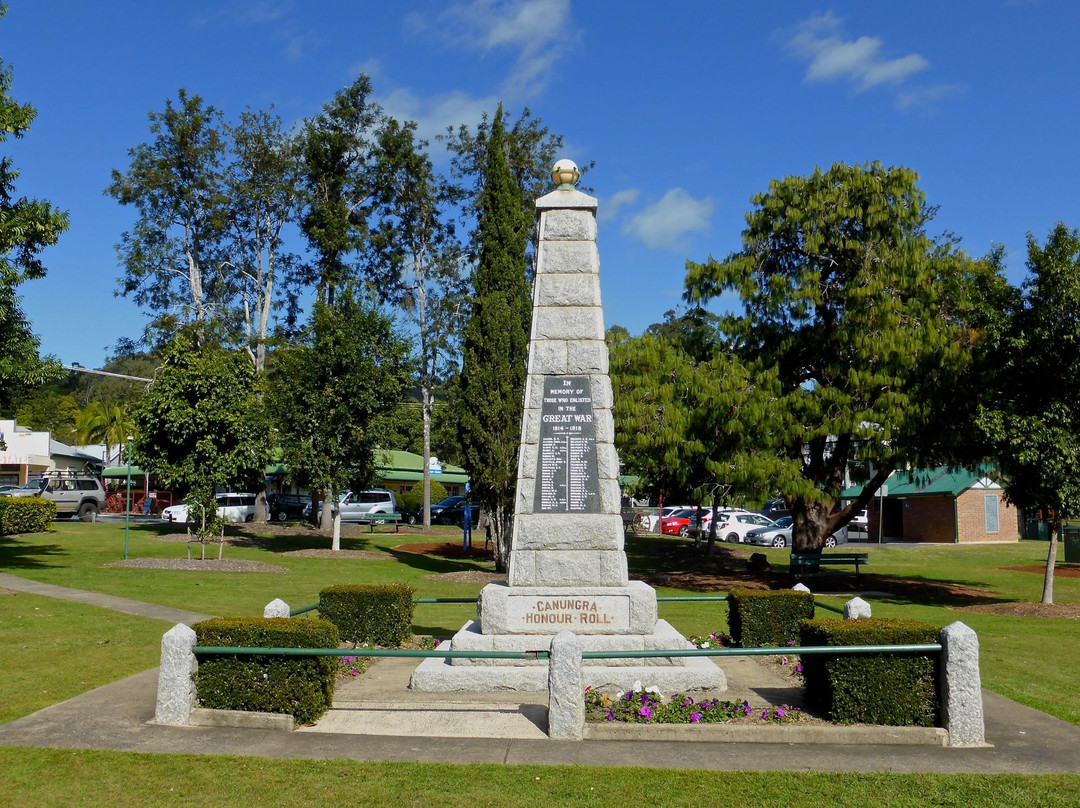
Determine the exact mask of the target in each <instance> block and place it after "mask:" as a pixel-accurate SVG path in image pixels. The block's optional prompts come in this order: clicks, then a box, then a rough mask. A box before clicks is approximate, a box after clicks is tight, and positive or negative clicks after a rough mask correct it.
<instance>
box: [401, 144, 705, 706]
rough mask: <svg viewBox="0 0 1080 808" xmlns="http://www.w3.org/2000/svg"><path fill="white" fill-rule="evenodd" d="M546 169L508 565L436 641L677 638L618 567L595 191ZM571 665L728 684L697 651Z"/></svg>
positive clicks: (525, 677)
mask: <svg viewBox="0 0 1080 808" xmlns="http://www.w3.org/2000/svg"><path fill="white" fill-rule="evenodd" d="M552 177H553V178H554V179H555V181H556V183H559V186H558V188H557V189H556V190H555V191H553V192H551V193H549V194H547V195H546V196H544V197H541V198H540V199H538V200H537V201H536V210H537V214H538V215H539V217H540V221H539V237H540V240H539V246H538V251H537V261H536V280H535V286H534V288H533V317H532V335H531V339H530V343H529V360H528V361H529V365H528V377H527V380H526V383H525V411H524V414H523V416H522V422H521V447H520V453H519V459H518V480H517V502H516V505H515V510H514V532H513V540H512V545H511V547H512V549H511V554H510V573H509V577H508V580H507V581H506V583H501V582H499V583H493V584H489V585H488V586H486V587H484V589H483V591H482V592H481V594H480V600H479V602H478V605H477V612H478V619H477V620H471V621H469V622H468V623H467V624H466V625H465V627H464V628H462V629H461V630H460V631H459V632H458V633H457V634H455V635H454V637H453V639H452V640H451V641H450V646H449V649H447V648H446V644H445V643H444V644H443V645H442V646H440V649H442V650H454V651H536V650H547V649H548V648H549V646H550V645H551V640H552V637H553V636H554V635H555V634H557V633H559V632H560V631H563V630H567V629H568V630H570V631H572V632H574V633H575V634H577V635H579V637H580V641H581V646H582V648H583V650H586V651H633V650H663V649H675V648H687V647H690V644H689V643H688V642H687V641H686V639H685V638H684V637H683V636H682V635H680V634H679V633H678V632H677V631H675V629H673V628H672V627H671V626H670V625H669V624H668V623H667V622H666V621H664V620H658V619H657V616H656V592H655V591H654V590H653V588H652V587H650V586H648V585H647V584H645V583H643V582H641V581H630V580H629V579H628V577H627V568H626V553H625V551H624V549H623V535H624V533H623V530H624V529H623V522H622V517H621V515H620V491H619V480H618V477H619V461H618V457H617V456H616V453H615V426H614V421H613V419H612V414H611V410H612V391H611V380H610V378H609V377H608V353H607V346H606V344H605V343H604V316H603V310H602V309H601V306H600V257H599V253H598V251H597V247H596V200H595V199H594V198H593V197H591V196H588V195H586V194H583V193H581V192H580V191H578V190H576V189H575V188H574V185H575V184H576V183H577V181H578V179H579V177H580V173H579V172H578V170H577V166H575V165H574V164H573V163H572V162H570V161H569V160H560V161H559V162H558V163H556V164H555V167H554V169H553V171H552ZM590 662H595V663H596V664H590ZM583 674H584V679H585V684H586V685H589V686H592V687H593V688H596V689H600V690H628V689H630V688H631V687H632V686H633V684H634V682H636V681H640V682H642V683H643V684H644V685H645V686H650V685H656V686H657V687H660V688H661V689H662V690H664V691H665V692H668V693H674V692H685V691H689V690H702V689H707V690H724V689H726V686H727V684H726V680H725V678H724V673H723V671H721V670H720V668H718V667H717V666H716V665H715V664H714V663H713V662H712V661H711V660H709V659H707V658H702V657H693V658H686V657H658V658H649V659H647V660H642V659H611V660H593V661H590V660H586V666H585V668H584V671H583ZM410 687H411V688H412V689H414V690H420V691H427V692H451V691H472V692H491V691H500V690H517V691H523V692H540V691H543V690H546V689H547V668H546V663H545V661H544V660H542V659H538V660H520V661H518V660H514V661H512V662H508V661H507V660H492V659H464V658H455V659H452V660H448V661H447V660H442V659H428V660H425V661H424V662H423V663H422V664H420V665H419V666H418V667H417V669H416V671H415V672H414V673H413V677H412V681H411V684H410Z"/></svg>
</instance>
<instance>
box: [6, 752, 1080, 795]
mask: <svg viewBox="0 0 1080 808" xmlns="http://www.w3.org/2000/svg"><path fill="white" fill-rule="evenodd" d="M0 769H2V770H3V771H4V780H5V790H6V791H7V793H8V794H9V795H11V796H12V797H15V796H16V795H17V798H18V803H19V804H23V805H34V806H53V805H56V806H61V805H62V806H75V807H76V808H78V806H88V805H93V806H96V805H110V806H124V807H125V808H126V807H127V806H157V805H162V804H168V805H170V806H243V807H244V808H248V806H251V805H290V806H294V808H303V806H309V805H310V806H322V805H334V804H338V805H349V806H356V808H363V807H364V806H378V807H379V808H381V806H385V805H387V804H393V805H400V806H407V805H420V806H427V805H442V806H470V808H487V807H488V806H500V807H501V808H519V807H520V808H535V806H537V805H559V806H609V805H610V806H625V805H641V804H643V803H645V802H646V801H647V803H648V804H649V805H652V806H656V808H668V807H669V806H670V807H671V808H674V806H695V808H697V806H702V805H724V806H727V807H728V808H744V807H745V806H775V807H776V808H788V806H791V805H828V806H835V808H879V807H880V808H886V806H905V808H920V807H921V806H935V807H941V808H968V807H969V806H979V807H980V808H981V806H986V805H993V806H995V808H1051V807H1053V808H1056V807H1057V806H1063V805H1076V804H1078V803H1080V776H1075V775H1069V776H1049V775H1045V776H1030V775H1029V776H1021V775H933V774H829V773H820V772H797V773H795V772H791V773H788V772H766V773H761V772H724V771H698V770H689V771H686V770H682V771H681V770H657V769H646V768H587V767H582V766H566V767H553V766H514V765H492V764H470V765H468V766H464V765H451V764H436V763H423V764H415V763H357V762H353V761H343V760H274V759H265V758H246V757H206V756H195V755H146V754H125V753H119V752H97V751H85V750H78V751H71V750H54V749H12V748H7V749H5V748H0ZM46 774H47V776H45V775H46ZM134 784H137V785H134Z"/></svg>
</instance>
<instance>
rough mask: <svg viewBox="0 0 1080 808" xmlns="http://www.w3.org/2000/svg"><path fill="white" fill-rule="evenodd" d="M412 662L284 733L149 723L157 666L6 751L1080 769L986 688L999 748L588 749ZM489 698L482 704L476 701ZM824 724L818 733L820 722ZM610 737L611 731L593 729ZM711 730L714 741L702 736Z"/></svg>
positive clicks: (52, 715)
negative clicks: (422, 676)
mask: <svg viewBox="0 0 1080 808" xmlns="http://www.w3.org/2000/svg"><path fill="white" fill-rule="evenodd" d="M0 587H5V588H8V589H13V590H15V591H20V592H32V593H34V594H39V595H46V596H49V597H63V598H64V599H67V600H74V601H77V602H81V603H90V604H93V605H97V606H103V607H106V608H116V609H118V610H120V611H123V612H126V613H128V614H137V615H142V616H146V617H157V618H159V619H166V620H171V621H175V622H197V621H198V620H201V619H203V618H204V617H206V616H205V615H198V614H195V613H191V612H183V611H179V610H175V609H166V608H164V607H160V606H155V605H153V604H144V603H138V602H137V601H131V600H128V599H126V598H116V597H112V596H109V595H101V594H98V593H93V592H83V591H80V590H69V589H65V588H64V587H57V586H51V585H47V584H38V583H35V582H33V581H27V580H26V579H23V578H18V577H17V576H11V575H3V574H0ZM415 664H416V661H415V660H413V661H409V660H383V661H381V662H380V663H379V664H378V665H376V666H374V667H373V668H372V669H371V670H369V672H368V673H367V674H365V676H363V677H360V678H358V679H357V680H355V681H353V682H347V683H345V684H344V685H342V686H341V687H340V688H339V691H338V694H337V698H336V700H335V705H334V709H333V710H331V712H330V713H329V714H328V715H327V716H325V717H324V718H323V719H322V720H321V721H320V722H319V724H318V725H316V726H314V727H305V728H302V729H300V730H298V731H294V732H288V731H281V730H270V729H247V728H234V727H199V726H188V727H166V726H158V725H156V724H154V723H152V722H153V717H154V706H155V703H156V697H157V670H156V669H154V670H150V671H145V672H143V673H140V674H136V675H135V676H130V677H128V678H126V679H122V680H120V681H118V682H113V683H112V684H109V685H105V686H104V687H100V688H97V689H96V690H92V691H90V692H88V693H84V694H82V695H81V696H77V697H76V698H73V699H69V700H68V701H65V702H62V703H60V704H56V705H53V706H51V707H47V708H45V709H43V710H39V711H38V712H36V713H34V714H32V715H29V716H26V717H24V718H21V719H18V720H16V721H11V722H9V723H7V724H4V725H0V745H6V746H28V747H55V748H68V749H113V750H118V751H125V752H164V753H186V754H215V755H251V756H261V757H275V758H342V759H351V760H384V761H415V762H428V761H438V762H446V763H477V762H487V763H512V764H548V765H594V766H648V767H658V768H672V769H712V770H755V771H783V770H787V771H851V772H881V771H889V772H972V773H987V774H989V773H1002V772H1012V773H1024V774H1028V773H1078V772H1080V727H1077V726H1074V725H1072V724H1069V723H1067V722H1065V721H1061V720H1059V719H1056V718H1052V717H1050V716H1048V715H1046V714H1045V713H1041V712H1038V711H1036V710H1032V709H1030V708H1028V707H1024V706H1022V705H1020V704H1017V703H1016V702H1013V701H1011V700H1009V699H1006V698H1004V697H1003V696H998V695H996V694H994V693H990V692H989V691H985V690H984V691H983V699H984V711H985V715H986V734H987V740H988V742H989V744H990V746H988V747H986V748H981V749H949V748H944V747H941V746H940V745H939V746H934V745H929V744H927V743H926V742H925V739H922V740H921V741H920V742H916V743H913V742H911V739H910V737H906V736H908V735H909V734H908V733H904V732H899V733H898V732H897V731H896V729H890V728H885V727H851V728H842V727H841V728H834V727H831V726H829V727H824V728H823V727H822V726H821V725H807V726H803V725H786V726H776V727H772V726H753V727H732V728H723V727H717V728H715V729H716V730H723V732H720V733H715V732H714V733H712V734H710V733H702V732H698V731H697V730H699V729H709V730H712V729H714V728H711V727H710V728H700V727H671V726H666V727H665V726H659V727H647V726H641V725H631V726H626V727H610V728H608V727H605V728H597V731H596V732H594V733H593V735H594V737H592V738H590V739H587V740H585V741H582V742H579V743H573V742H566V741H551V740H548V739H547V738H546V737H545V735H544V727H545V725H546V721H547V709H546V703H545V697H544V696H543V695H542V694H536V695H529V696H523V695H522V694H513V693H504V694H493V695H484V696H481V697H476V696H471V697H470V696H467V695H465V694H459V695H455V696H453V697H446V698H443V697H441V696H440V697H436V696H434V695H433V694H424V693H411V692H410V691H407V690H405V689H404V684H403V683H404V682H405V681H407V676H408V673H409V670H410V669H411V667H412V666H414V665H415ZM723 667H724V668H725V671H726V672H727V674H728V678H729V682H730V683H731V687H732V690H730V691H728V692H727V693H726V694H725V696H724V697H725V698H731V699H735V698H747V700H749V701H751V703H755V702H756V701H759V700H763V701H764V702H766V703H778V701H776V699H777V697H778V696H779V697H780V698H782V699H785V700H786V697H788V696H789V695H790V691H785V690H784V689H783V685H784V683H783V682H782V681H780V680H778V679H777V678H776V677H773V679H770V678H769V677H768V676H767V675H763V674H762V673H761V672H762V671H764V672H765V674H768V671H766V670H765V669H764V668H762V666H760V665H758V664H757V663H755V662H753V661H752V660H750V659H745V658H728V659H725V660H724V662H723ZM478 698H479V700H477V699H478ZM815 726H816V727H817V728H816V729H815ZM600 735H603V736H604V737H595V736H600ZM702 738H709V740H701V739H702Z"/></svg>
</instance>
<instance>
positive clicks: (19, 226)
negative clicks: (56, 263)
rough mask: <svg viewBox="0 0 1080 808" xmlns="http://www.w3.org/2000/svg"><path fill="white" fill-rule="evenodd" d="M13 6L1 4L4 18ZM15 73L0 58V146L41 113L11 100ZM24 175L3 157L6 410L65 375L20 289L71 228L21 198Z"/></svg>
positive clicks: (1, 384)
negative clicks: (46, 348) (48, 353)
mask: <svg viewBox="0 0 1080 808" xmlns="http://www.w3.org/2000/svg"><path fill="white" fill-rule="evenodd" d="M6 13H7V6H6V5H4V4H0V17H3V16H4V14H6ZM11 85H12V71H11V68H10V67H8V66H6V65H4V63H3V61H2V60H0V143H4V142H6V141H7V139H8V137H9V136H10V137H15V138H21V137H22V136H23V135H24V134H25V133H26V131H27V130H28V129H29V128H30V124H31V123H33V120H34V116H35V115H36V114H37V113H36V111H35V110H34V108H33V107H32V106H30V105H29V104H19V103H18V102H16V101H15V100H13V99H12V98H11V95H10V92H11ZM18 176H19V172H18V171H17V170H16V169H15V168H14V166H13V164H12V160H11V158H10V157H6V156H5V157H0V411H3V410H8V409H9V408H10V407H11V406H12V404H13V401H14V398H15V395H16V394H17V393H18V391H19V390H20V389H23V388H28V387H35V386H37V385H40V384H42V383H44V382H45V381H48V380H49V379H51V378H55V377H57V376H59V375H60V365H59V363H58V362H57V361H56V360H54V359H51V358H49V359H44V360H43V359H42V358H41V357H40V356H39V354H38V349H39V347H40V343H39V341H38V338H37V336H36V335H35V334H34V332H33V330H32V329H31V325H30V322H29V320H27V319H26V315H25V314H24V313H23V310H22V300H21V297H20V295H19V292H18V288H19V286H20V285H21V284H22V283H24V282H25V281H28V280H37V279H39V278H43V277H44V276H45V266H44V265H43V264H42V263H41V259H40V257H39V255H38V254H39V253H40V252H41V251H42V250H43V249H45V248H46V247H48V246H49V245H51V244H55V243H56V241H57V239H58V238H59V237H60V234H61V233H63V232H64V231H65V230H66V229H67V226H68V216H67V214H66V213H63V212H62V211H59V210H57V209H56V208H54V207H53V206H52V205H51V204H49V203H48V202H47V201H45V200H41V199H29V198H27V197H17V196H16V192H15V180H16V179H17V178H18Z"/></svg>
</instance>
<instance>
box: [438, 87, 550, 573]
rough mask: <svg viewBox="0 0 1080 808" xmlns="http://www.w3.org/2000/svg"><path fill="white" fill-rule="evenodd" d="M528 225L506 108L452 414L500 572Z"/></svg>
mask: <svg viewBox="0 0 1080 808" xmlns="http://www.w3.org/2000/svg"><path fill="white" fill-rule="evenodd" d="M529 227H530V220H529V217H528V216H527V215H526V213H525V209H524V208H523V205H522V196H521V190H520V188H519V186H518V185H517V183H516V181H515V179H514V177H513V174H512V173H511V171H510V166H509V164H508V163H507V160H506V154H505V151H504V148H503V114H502V105H500V106H499V109H498V111H497V112H496V113H495V118H494V120H493V121H492V125H491V135H490V138H489V140H488V148H487V165H486V168H485V182H484V191H483V194H482V195H481V199H480V224H479V245H480V256H479V261H478V262H477V264H476V266H475V268H474V269H473V275H472V285H473V289H474V295H475V296H474V297H473V300H472V306H471V309H470V312H469V319H468V322H467V323H466V326H465V334H464V345H463V352H462V353H463V360H462V369H461V379H460V388H459V390H458V395H457V401H456V405H455V411H456V412H457V416H458V424H459V427H458V428H459V435H460V438H461V445H462V449H463V451H464V457H465V465H466V467H467V468H468V469H469V474H470V481H471V485H472V493H473V495H474V496H475V497H476V498H477V499H479V501H480V503H481V505H482V507H483V508H484V509H485V510H487V512H488V513H489V514H490V516H491V526H492V539H493V541H494V544H495V568H496V569H497V570H499V571H505V570H506V569H508V565H509V560H510V540H511V528H512V523H513V515H514V494H515V491H516V487H517V462H518V442H519V440H520V430H521V415H522V408H523V397H524V391H525V375H526V355H527V353H528V348H529V327H530V323H531V321H532V303H531V300H530V295H529V284H528V282H527V280H526V259H525V242H526V240H527V239H528V235H529Z"/></svg>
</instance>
